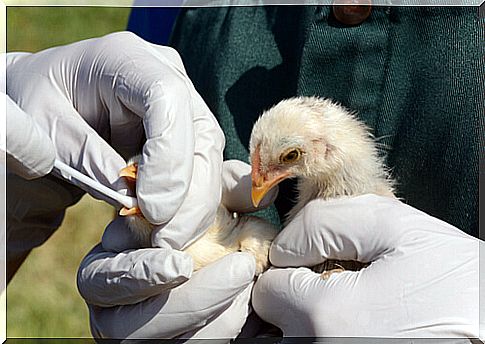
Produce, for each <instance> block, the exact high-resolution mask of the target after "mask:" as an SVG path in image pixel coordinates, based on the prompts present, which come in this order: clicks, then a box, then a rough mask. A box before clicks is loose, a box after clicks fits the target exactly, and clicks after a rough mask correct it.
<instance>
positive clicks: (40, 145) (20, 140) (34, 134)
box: [0, 93, 56, 179]
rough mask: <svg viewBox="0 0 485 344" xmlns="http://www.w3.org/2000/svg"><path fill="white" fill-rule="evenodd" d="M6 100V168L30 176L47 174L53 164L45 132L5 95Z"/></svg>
mask: <svg viewBox="0 0 485 344" xmlns="http://www.w3.org/2000/svg"><path fill="white" fill-rule="evenodd" d="M0 96H1V97H2V103H5V102H6V105H7V109H6V118H4V120H6V121H7V122H8V125H7V127H6V143H7V147H6V153H7V166H8V169H9V170H10V171H12V172H14V173H15V174H17V175H19V176H21V177H23V178H25V179H34V178H39V177H43V176H45V175H46V174H48V173H49V172H50V171H51V170H52V167H53V166H54V160H55V158H56V150H55V148H54V145H53V144H52V141H51V140H50V138H49V137H48V136H47V134H46V133H45V132H44V131H43V130H42V129H41V128H40V127H39V126H38V125H37V124H36V123H35V121H34V120H33V119H32V117H30V116H29V115H28V114H26V113H25V112H24V111H22V109H20V108H19V107H18V106H17V104H15V103H14V102H13V101H12V99H10V97H9V96H7V95H5V94H4V93H1V94H0Z"/></svg>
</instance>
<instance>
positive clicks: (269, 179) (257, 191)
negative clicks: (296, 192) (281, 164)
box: [251, 172, 290, 208]
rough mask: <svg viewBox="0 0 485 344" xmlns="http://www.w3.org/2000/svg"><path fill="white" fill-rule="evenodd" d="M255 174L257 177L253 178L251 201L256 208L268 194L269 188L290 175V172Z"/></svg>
mask: <svg viewBox="0 0 485 344" xmlns="http://www.w3.org/2000/svg"><path fill="white" fill-rule="evenodd" d="M255 175H256V178H253V179H252V186H251V201H252V202H253V205H254V207H256V208H257V207H258V206H259V204H260V203H261V200H262V199H263V198H264V196H266V194H267V193H268V191H269V190H271V189H272V188H273V187H274V186H275V185H277V184H278V183H279V182H281V181H282V180H284V179H286V178H288V177H289V176H290V174H289V173H287V172H283V173H277V174H273V175H265V176H261V175H260V174H259V173H255Z"/></svg>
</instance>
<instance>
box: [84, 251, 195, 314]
mask: <svg viewBox="0 0 485 344" xmlns="http://www.w3.org/2000/svg"><path fill="white" fill-rule="evenodd" d="M192 270H193V262H192V258H191V257H190V256H189V255H187V254H185V253H183V252H180V251H176V250H167V249H160V248H147V249H138V250H132V251H125V252H121V253H113V252H107V251H105V250H103V248H102V246H101V245H97V246H95V247H94V248H93V249H92V250H91V251H90V252H89V253H88V255H87V256H86V257H85V258H84V259H83V260H82V262H81V265H80V267H79V270H78V275H77V285H78V289H79V292H80V294H81V295H82V297H83V298H84V299H85V300H86V302H88V303H90V304H92V305H98V306H103V307H109V306H114V305H124V304H133V303H136V302H140V301H142V300H145V299H147V298H149V297H151V296H154V295H158V294H160V293H161V292H163V291H165V290H169V289H171V288H174V287H175V286H177V285H179V284H181V283H183V282H185V281H186V280H187V279H188V278H190V276H191V275H192Z"/></svg>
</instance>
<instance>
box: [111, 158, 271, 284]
mask: <svg viewBox="0 0 485 344" xmlns="http://www.w3.org/2000/svg"><path fill="white" fill-rule="evenodd" d="M139 160H140V156H136V157H134V158H132V159H130V161H129V162H128V166H127V167H126V168H124V169H123V170H122V171H121V173H120V176H122V177H125V178H126V179H127V181H128V183H129V185H130V188H131V189H132V192H134V191H135V186H136V183H135V182H136V173H137V166H138V165H137V163H138V161H139ZM120 215H122V216H126V219H127V223H128V227H129V228H130V230H131V231H132V233H134V235H135V237H136V238H137V239H138V241H139V242H140V243H141V245H143V246H145V247H150V246H152V245H151V234H152V231H153V229H154V228H155V226H153V225H152V224H151V223H149V222H148V221H147V220H146V219H145V218H144V217H143V215H142V214H141V212H140V210H139V209H138V208H131V209H127V208H123V209H121V211H120ZM161 230H163V229H161ZM277 233H278V229H277V228H276V227H275V226H274V225H272V224H271V223H269V222H267V221H265V220H263V219H261V218H258V217H256V216H238V215H237V214H235V213H231V212H229V211H228V210H227V209H226V208H225V207H224V206H223V205H222V204H221V205H220V206H219V208H218V209H217V213H216V218H215V220H214V223H213V224H212V225H211V226H210V227H209V228H208V229H207V231H206V232H205V233H204V234H203V235H202V236H201V237H200V238H198V239H197V240H196V241H195V242H193V243H192V244H191V245H189V246H188V247H186V248H185V249H184V252H186V253H188V254H189V255H190V256H192V259H193V261H194V270H199V269H201V268H203V267H204V266H206V265H209V264H210V263H213V262H214V261H216V260H217V259H219V258H222V257H223V256H225V255H227V254H229V253H232V252H238V251H239V252H248V253H251V254H253V256H254V257H255V259H256V275H259V274H260V273H262V272H263V271H264V270H266V269H267V268H268V267H269V260H268V253H269V248H270V245H271V242H272V241H273V239H274V238H275V237H276V234H277Z"/></svg>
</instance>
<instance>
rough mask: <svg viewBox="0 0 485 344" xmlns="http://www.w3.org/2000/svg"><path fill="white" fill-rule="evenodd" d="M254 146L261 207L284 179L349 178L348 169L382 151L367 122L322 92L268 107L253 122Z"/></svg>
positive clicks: (255, 191)
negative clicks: (366, 125) (375, 146)
mask: <svg viewBox="0 0 485 344" xmlns="http://www.w3.org/2000/svg"><path fill="white" fill-rule="evenodd" d="M249 150H250V159H251V166H252V172H251V177H252V183H253V185H252V186H253V187H252V199H253V204H254V205H255V206H257V205H258V204H259V202H260V201H261V199H262V198H263V197H264V195H265V194H266V193H267V191H269V190H270V189H271V188H272V187H274V186H275V185H276V184H278V183H279V182H281V181H282V180H284V179H287V178H295V177H297V178H304V179H309V180H315V181H316V182H318V181H322V180H324V179H325V178H329V177H332V176H333V177H335V176H336V175H342V178H344V171H343V169H345V168H346V167H348V166H352V164H354V165H355V163H356V162H357V161H359V160H362V156H374V155H376V152H375V149H374V145H373V144H372V140H371V138H370V135H369V132H368V130H367V128H366V127H365V126H364V125H363V124H362V123H361V122H359V121H358V120H357V119H356V118H355V117H354V116H353V115H352V114H351V113H350V112H349V111H348V110H347V109H345V108H344V107H342V106H340V105H338V104H336V103H334V102H332V101H331V100H328V99H322V98H316V97H298V98H291V99H288V100H283V101H281V102H280V103H278V104H276V105H275V106H274V107H272V108H271V109H269V110H267V111H265V112H264V113H263V114H262V115H261V117H260V118H259V119H258V121H257V122H256V123H255V125H254V127H253V131H252V133H251V139H250V145H249ZM354 167H355V166H354ZM320 184H321V183H320Z"/></svg>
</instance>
